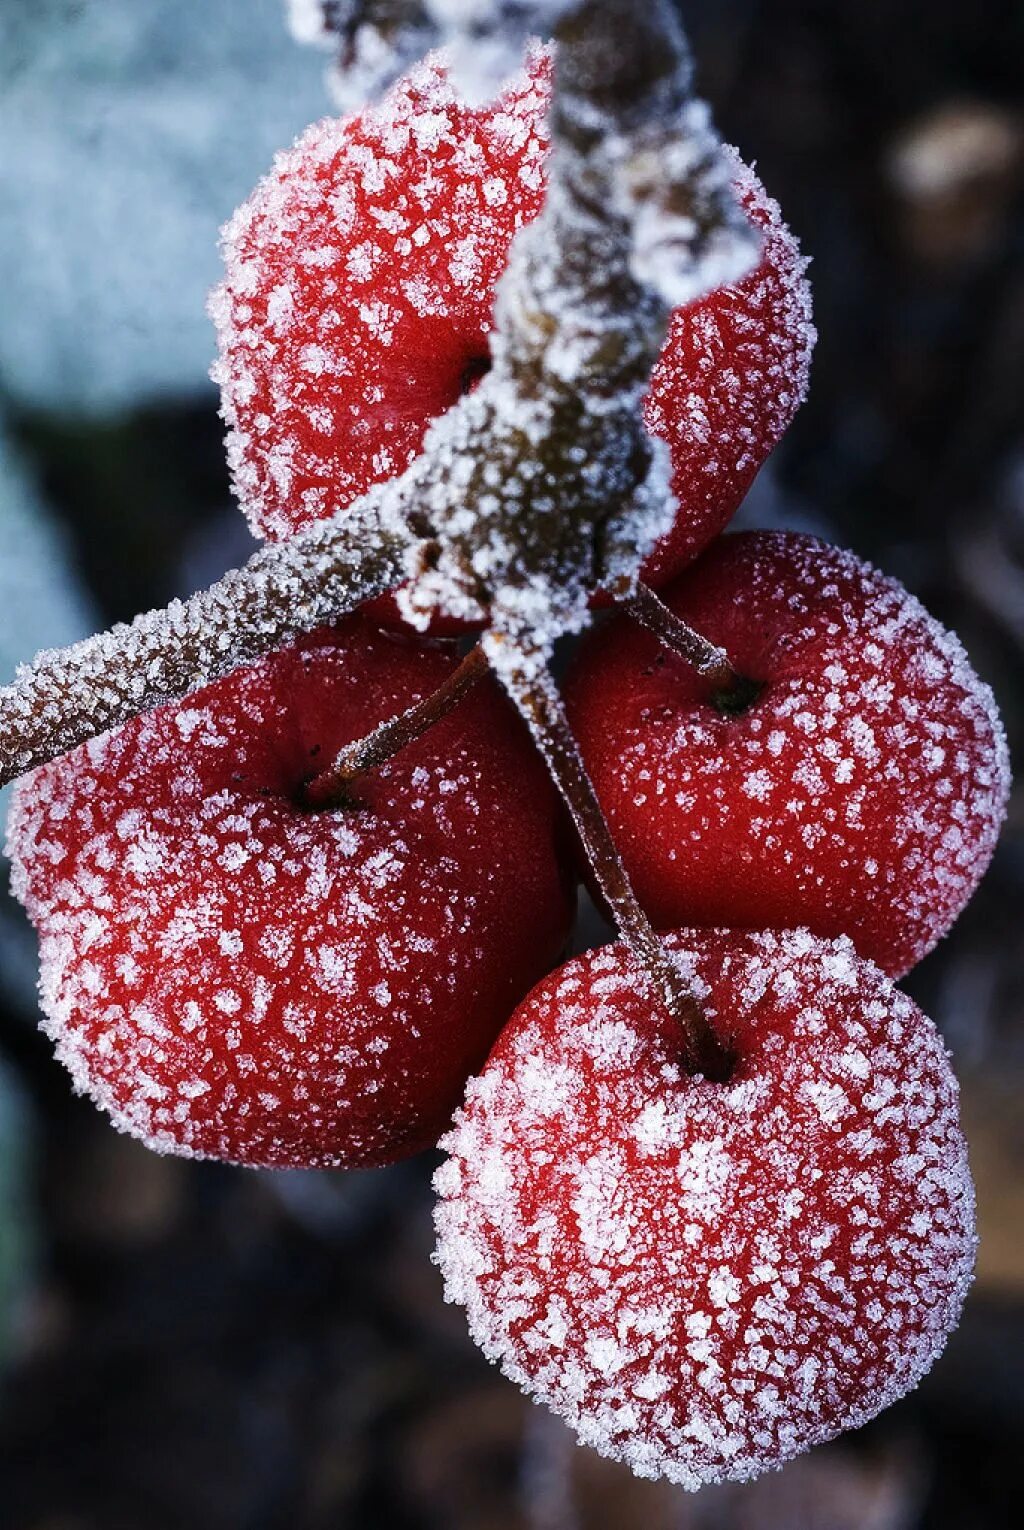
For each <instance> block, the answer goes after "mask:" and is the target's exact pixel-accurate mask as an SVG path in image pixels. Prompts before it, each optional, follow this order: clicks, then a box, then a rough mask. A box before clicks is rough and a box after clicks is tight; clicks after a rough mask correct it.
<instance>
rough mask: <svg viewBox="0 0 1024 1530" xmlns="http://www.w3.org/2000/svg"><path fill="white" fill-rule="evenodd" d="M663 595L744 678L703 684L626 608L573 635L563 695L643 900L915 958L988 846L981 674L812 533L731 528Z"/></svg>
mask: <svg viewBox="0 0 1024 1530" xmlns="http://www.w3.org/2000/svg"><path fill="white" fill-rule="evenodd" d="M662 593H663V598H664V601H665V604H666V605H667V606H668V607H669V609H670V610H671V611H672V612H674V613H675V614H676V615H677V616H678V617H681V618H682V619H683V620H684V621H685V622H687V623H688V624H689V625H690V626H692V627H694V628H696V629H697V630H698V631H699V632H701V633H702V634H704V636H705V637H706V638H707V639H708V640H710V641H711V642H712V643H714V644H718V645H720V646H721V647H722V648H723V649H724V650H725V651H726V652H727V653H728V655H729V657H730V659H731V660H732V663H733V665H734V666H735V668H736V669H737V670H738V671H739V672H740V674H741V675H743V676H744V677H747V678H748V679H749V680H750V682H751V683H752V686H751V689H750V691H749V692H748V693H747V694H746V695H745V696H743V695H739V694H738V693H734V695H733V697H732V698H730V697H729V696H722V695H718V694H714V693H712V691H711V690H710V689H709V687H708V685H707V683H706V682H705V681H703V680H702V679H701V677H700V676H699V675H698V674H697V673H696V672H695V671H694V670H693V669H692V667H690V666H689V665H687V664H686V663H685V662H684V661H683V660H682V659H680V658H678V657H677V656H676V655H674V654H673V653H672V652H671V651H670V650H669V649H667V648H665V647H663V646H660V645H659V644H658V642H657V641H656V639H654V638H653V637H651V636H650V635H648V634H647V633H645V632H644V631H642V630H641V629H640V627H639V626H638V625H637V624H636V623H635V622H633V621H632V620H630V619H627V618H625V617H617V618H616V619H614V620H613V621H612V622H610V623H608V624H607V625H606V626H605V627H603V628H602V629H601V630H599V631H596V632H594V633H592V634H588V636H587V637H586V639H585V640H584V643H583V645H582V647H581V649H580V651H579V654H578V655H577V659H576V661H575V664H574V666H573V668H572V669H571V671H570V674H569V677H568V679H567V682H566V687H565V697H566V709H567V712H568V714H569V718H570V721H571V723H572V726H573V729H574V731H575V733H576V736H577V739H578V741H579V745H580V749H581V751H582V753H583V757H584V759H585V761H586V765H587V769H588V771H589V773H590V776H591V778H592V780H593V782H594V785H595V787H596V789H597V793H598V797H599V798H600V800H601V805H602V807H603V809H604V811H605V814H606V815H607V817H608V820H609V823H610V825H611V828H612V832H613V834H614V836H615V840H616V843H617V845H618V847H619V851H620V853H621V855H622V857H623V860H624V862H625V864H626V868H627V870H628V872H629V874H630V878H631V880H632V882H633V885H634V887H635V889H636V892H637V895H638V897H639V899H640V902H641V904H642V905H643V907H644V908H645V909H646V910H647V912H648V914H649V915H650V917H651V918H652V920H653V921H654V923H655V925H656V926H658V927H659V928H662V929H670V928H672V927H674V926H678V925H682V924H698V925H707V926H714V925H724V924H728V925H730V926H732V927H737V928H750V929H762V928H784V927H787V926H792V925H796V924H802V925H807V926H808V927H809V928H810V929H812V930H814V931H815V932H816V933H817V934H820V935H842V934H845V935H849V936H850V937H851V938H852V940H853V941H854V944H855V945H856V946H857V949H858V950H859V951H860V952H861V954H862V955H864V956H867V957H870V958H871V959H872V960H874V961H876V962H878V964H879V965H880V966H881V967H883V968H884V969H885V970H886V971H887V972H889V973H891V974H892V975H893V976H899V975H900V974H902V973H904V972H906V971H907V970H908V969H909V968H910V967H912V966H913V965H914V964H915V962H917V961H919V960H920V959H921V957H922V956H924V955H925V954H926V953H927V952H928V951H929V950H931V948H932V947H933V946H934V945H935V943H936V941H938V939H939V938H940V937H941V936H942V935H943V934H945V933H946V931H947V930H948V929H949V927H950V926H951V925H952V923H953V921H954V920H955V919H956V917H957V915H958V914H959V912H960V910H961V909H962V908H963V906H964V904H965V903H966V902H967V901H968V899H969V898H970V896H971V894H972V892H973V891H974V888H975V887H976V886H977V884H978V882H979V880H980V879H981V877H982V875H983V873H984V871H985V868H986V867H987V865H988V863H989V860H990V859H991V856H992V852H993V850H994V847H995V843H996V838H997V836H998V832H999V827H1000V824H1001V822H1002V818H1003V814H1004V812H1005V807H1006V799H1007V794H1008V789H1009V776H1008V764H1007V753H1006V743H1005V739H1004V736H1003V731H1002V726H1001V724H1000V722H999V718H998V714H997V712H996V710H995V703H994V701H993V698H992V694H991V692H990V691H989V688H988V687H987V686H986V685H984V684H982V682H981V681H980V680H979V679H978V677H977V675H976V674H975V673H974V671H973V670H972V669H971V667H970V664H969V663H968V660H967V657H966V655H965V654H964V651H963V648H962V647H961V645H960V643H959V642H958V640H957V639H956V638H955V637H954V636H953V635H952V634H951V633H949V632H947V631H945V630H944V629H943V628H942V627H941V626H940V625H939V623H938V622H936V621H935V620H934V619H933V618H932V617H930V616H929V615H928V613H927V612H926V611H925V610H924V608H923V607H922V606H921V605H920V603H919V602H918V601H917V600H915V599H914V598H913V597H912V596H910V595H909V594H908V593H907V592H906V591H905V590H904V589H903V588H902V587H901V586H900V585H899V584H897V583H896V581H895V580H893V579H889V578H886V577H885V576H883V575H882V574H880V573H879V572H878V571H877V570H875V569H873V568H871V567H870V566H869V565H867V564H865V563H863V562H861V561H860V560H859V559H858V558H855V557H854V556H853V555H852V554H850V553H847V552H844V551H842V550H840V549H837V548H834V547H830V546H827V545H826V544H824V543H822V542H818V541H816V540H815V539H814V538H811V537H806V536H802V535H798V534H795V533H791V532H744V533H739V534H736V535H730V536H726V537H723V538H722V539H721V540H720V541H718V542H717V543H715V544H714V545H713V546H712V547H711V548H709V549H708V550H707V551H706V552H705V553H704V555H703V556H702V557H701V558H700V560H699V561H698V562H697V563H695V564H694V565H693V566H692V567H691V568H689V569H687V570H686V571H685V573H684V574H683V575H682V576H681V577H680V578H679V579H678V580H677V581H676V582H675V583H674V584H673V585H671V586H669V588H668V589H667V590H665V591H663V592H662ZM737 701H738V702H740V703H742V704H733V703H734V702H737Z"/></svg>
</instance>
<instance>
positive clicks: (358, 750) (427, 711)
mask: <svg viewBox="0 0 1024 1530" xmlns="http://www.w3.org/2000/svg"><path fill="white" fill-rule="evenodd" d="M486 673H487V655H486V654H485V653H484V651H483V648H482V647H481V646H480V644H479V643H477V645H476V647H475V648H471V649H470V651H469V653H467V654H466V656H465V658H464V659H463V660H462V663H461V664H460V665H459V666H458V668H457V669H453V670H452V672H451V674H450V675H449V676H448V678H447V680H445V681H444V683H443V684H442V685H439V686H438V688H437V690H436V691H432V692H431V693H430V695H429V696H424V698H423V700H422V701H417V702H416V703H415V704H414V705H413V706H411V707H409V708H408V710H407V711H405V712H402V713H400V714H399V716H398V717H392V718H390V719H389V720H388V721H387V722H383V723H381V725H380V727H379V728H374V730H373V732H372V733H368V734H367V735H366V737H365V738H361V739H357V740H356V741H355V743H352V744H346V746H345V748H344V749H342V750H341V752H340V754H339V755H338V756H337V758H336V759H335V761H334V763H333V764H332V765H329V766H328V768H327V769H326V770H325V771H323V772H322V773H321V774H320V775H318V776H316V777H315V778H314V779H313V780H312V781H310V782H309V784H308V786H307V787H306V789H305V793H304V796H305V801H306V805H307V807H311V808H315V809H318V810H319V809H324V808H336V807H344V806H345V805H346V804H347V803H348V802H350V801H351V795H352V784H353V782H354V781H356V780H357V779H358V777H359V776H361V775H365V773H366V772H367V771H368V770H376V769H377V768H378V767H379V766H381V765H386V764H387V762H388V761H389V760H391V759H394V757H395V755H396V754H399V753H400V752H401V750H403V749H404V748H405V746H406V745H407V744H411V743H413V742H414V741H415V740H416V739H418V738H422V737H423V734H424V733H426V732H427V731H428V730H429V729H430V728H432V727H433V726H434V724H435V723H438V722H440V721H441V719H442V718H443V717H447V716H448V713H449V712H451V711H453V710H454V709H455V707H457V706H458V704H459V702H460V701H461V700H462V698H463V696H465V695H466V693H467V692H468V691H471V690H472V688H473V686H474V685H476V683H477V681H478V680H482V679H483V677H484V675H485V674H486Z"/></svg>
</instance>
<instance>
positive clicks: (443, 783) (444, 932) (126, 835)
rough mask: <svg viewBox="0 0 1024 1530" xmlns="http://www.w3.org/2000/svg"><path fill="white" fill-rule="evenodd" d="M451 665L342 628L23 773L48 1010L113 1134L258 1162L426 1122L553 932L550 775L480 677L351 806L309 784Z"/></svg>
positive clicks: (16, 837)
mask: <svg viewBox="0 0 1024 1530" xmlns="http://www.w3.org/2000/svg"><path fill="white" fill-rule="evenodd" d="M455 662H456V661H455V658H454V657H453V655H452V654H451V652H450V651H449V650H448V649H447V648H442V647H440V646H438V645H437V644H430V643H422V642H416V643H411V642H409V641H408V640H407V639H405V638H402V637H394V636H388V635H387V634H383V633H380V632H379V631H377V630H376V629H374V628H372V627H370V626H369V625H368V624H366V623H363V622H361V621H359V620H355V621H351V622H349V623H348V624H346V625H345V626H344V627H341V628H338V629H336V630H332V631H324V632H321V633H319V634H317V635H316V636H315V637H314V638H311V639H309V640H307V641H305V642H304V643H302V644H301V645H299V646H297V647H295V648H292V649H287V650H284V651H281V652H278V653H276V654H274V655H272V656H271V657H270V658H268V659H265V660H263V661H262V662H260V663H258V664H256V665H255V666H254V667H253V668H251V669H248V670H242V671H238V672H236V673H235V674H233V675H232V676H230V677H229V678H228V679H226V680H223V681H220V682H219V683H217V684H215V685H212V686H210V687H209V688H208V689H207V690H205V691H203V692H201V693H200V694H198V695H196V696H192V697H190V698H189V699H188V700H187V701H185V702H182V703H180V704H177V705H174V706H168V707H165V708H163V709H162V710H160V711H158V712H154V713H150V714H149V715H148V716H145V717H142V718H140V719H138V720H137V721H136V722H134V723H131V724H129V725H128V726H126V727H124V728H122V729H120V730H119V731H118V732H116V733H112V734H109V735H107V736H106V737H104V738H101V739H99V740H97V741H96V742H94V743H92V744H88V745H86V746H84V747H83V748H81V749H78V750H77V751H76V752H75V753H74V754H72V755H70V756H68V757H67V758H66V759H64V760H60V761H58V762H56V763H55V764H53V765H48V766H46V767H45V768H43V769H41V770H38V771H36V772H35V773H34V774H33V775H32V776H30V777H28V778H27V779H26V780H25V782H24V783H23V784H22V785H21V787H20V788H19V791H18V795H17V797H16V801H15V806H14V811H13V819H12V825H11V830H10V850H11V853H12V855H13V857H14V870H15V885H16V889H17V891H18V894H19V896H20V897H21V899H22V901H23V902H24V904H25V906H26V908H27V909H28V912H29V914H30V916H31V918H32V920H33V922H34V923H35V925H36V928H37V930H38V932H39V937H40V947H41V960H42V995H43V1007H44V1011H45V1014H46V1029H47V1030H48V1032H49V1034H50V1035H51V1036H52V1038H53V1039H54V1041H55V1042H56V1044H57V1052H58V1055H59V1056H60V1058H61V1060H62V1061H63V1062H64V1063H65V1064H66V1065H67V1067H68V1068H69V1069H70V1071H71V1073H72V1075H73V1077H74V1080H75V1083H76V1085H77V1086H78V1088H79V1089H81V1090H86V1091H88V1092H89V1093H90V1094H91V1095H92V1096H93V1097H94V1099H95V1100H96V1101H97V1103H99V1104H100V1105H101V1106H102V1107H103V1108H104V1109H105V1110H107V1111H109V1113H110V1115H111V1116H112V1117H113V1120H114V1122H115V1124H116V1125H117V1126H119V1127H121V1128H122V1129H124V1130H126V1131H130V1132H132V1133H134V1134H135V1135H137V1136H140V1137H143V1138H144V1139H145V1140H147V1141H148V1142H149V1144H150V1146H152V1147H156V1148H158V1149H162V1150H169V1151H176V1152H182V1153H186V1154H191V1155H198V1156H210V1157H217V1158H226V1159H230V1160H234V1161H237V1162H242V1163H250V1164H265V1165H274V1166H285V1165H307V1166H311V1165H317V1166H327V1165H360V1164H377V1163H382V1162H387V1161H389V1160H391V1159H394V1158H398V1157H401V1156H403V1155H404V1154H407V1153H411V1152H414V1151H416V1150H418V1149H420V1148H423V1147H425V1146H427V1145H429V1144H431V1143H433V1142H434V1141H436V1139H437V1137H438V1135H439V1134H440V1132H441V1131H442V1130H443V1129H444V1127H445V1125H446V1123H447V1121H448V1120H449V1119H450V1116H451V1112H452V1109H453V1108H454V1106H455V1105H456V1104H457V1102H458V1099H459V1097H460V1095H461V1092H462V1087H463V1084H464V1082H465V1079H466V1077H467V1075H468V1074H469V1073H470V1072H471V1071H472V1070H473V1069H474V1068H475V1067H477V1066H478V1065H479V1064H480V1062H481V1061H482V1059H483V1058H484V1056H486V1053H487V1049H488V1047H489V1046H490V1044H491V1042H492V1041H493V1039H494V1037H495V1035H496V1034H497V1031H498V1029H499V1027H500V1026H501V1025H502V1024H503V1023H504V1022H505V1020H506V1019H507V1018H508V1015H509V1014H510V1012H511V1010H512V1009H513V1007H514V1006H515V1004H516V1003H517V1002H518V1000H519V998H520V997H521V996H522V994H523V993H524V992H525V991H526V989H527V988H528V987H529V985H530V984H531V983H532V982H534V981H535V980H536V979H537V977H539V976H540V975H541V974H542V973H543V972H545V971H546V970H547V969H548V968H549V967H550V965H551V963H552V962H553V961H555V960H556V959H557V956H558V954H559V952H560V950H561V949H562V946H563V943H564V940H565V936H566V932H567V929H568V927H569V921H570V915H571V908H570V905H571V901H572V900H571V897H570V890H569V888H568V887H567V886H566V883H565V880H564V878H563V876H562V874H561V873H560V869H559V864H558V858H557V854H556V843H555V841H556V834H557V832H558V824H559V819H558V817H557V812H558V810H557V806H556V803H555V800H554V796H553V792H552V790H551V788H550V786H549V784H548V782H547V780H546V777H545V774H544V771H543V768H542V766H541V764H540V762H539V760H538V759H537V757H536V756H535V754H534V753H533V750H532V748H531V746H530V743H529V740H528V737H527V735H526V733H525V731H524V730H522V729H521V727H520V724H519V722H518V720H517V719H516V718H515V717H514V715H513V714H512V712H511V709H510V708H509V707H508V706H507V704H506V702H505V701H504V699H503V698H502V697H501V695H500V694H499V693H498V691H497V688H496V687H495V686H494V685H493V684H490V683H488V684H485V685H483V686H481V687H478V688H477V690H476V691H475V692H474V693H473V694H472V695H471V696H470V697H468V698H467V699H466V700H464V701H463V702H462V703H461V704H460V706H459V708H458V710H457V711H455V712H454V713H452V714H451V716H449V717H448V718H446V719H445V720H444V721H443V722H441V723H439V724H438V725H437V726H436V727H435V728H433V729H432V730H431V731H430V733H429V734H428V735H427V736H425V737H424V738H423V739H421V740H420V741H419V742H417V743H415V744H412V745H410V746H409V747H408V748H406V749H405V750H404V751H403V752H402V753H401V754H399V755H398V756H397V757H396V758H395V759H394V760H393V761H392V762H391V763H390V764H389V765H387V766H385V767H383V768H382V769H380V770H378V771H376V772H374V773H373V774H371V775H367V776H366V777H364V778H362V779H361V780H360V782H359V784H358V790H357V797H356V803H355V805H353V806H352V807H350V808H345V809H342V810H336V811H326V812H319V813H313V812H308V811H305V810H304V809H303V808H302V807H301V806H300V805H299V792H300V788H301V786H302V783H303V782H304V780H305V779H306V778H308V776H309V775H310V774H311V773H313V772H314V771H316V770H318V769H322V768H323V767H324V766H325V765H326V764H327V763H328V762H329V761H330V760H331V759H332V758H333V756H334V755H335V754H336V753H337V751H338V750H339V749H340V748H341V747H342V746H343V745H344V744H346V743H348V742H350V741H352V740H354V739H356V738H359V737H361V736H362V735H363V734H365V733H367V732H369V731H370V730H371V729H372V728H373V727H374V726H375V725H376V724H377V723H379V722H380V721H382V720H383V719H385V718H388V717H391V716H393V715H395V714H396V713H398V712H400V711H402V710H404V709H405V707H407V706H408V705H410V704H411V703H412V702H413V701H415V700H417V699H418V698H419V697H421V696H422V695H425V694H427V693H429V692H430V691H431V690H433V689H434V688H435V687H436V686H437V685H438V684H439V683H440V681H441V680H443V679H444V678H445V676H446V675H448V674H449V673H450V671H451V669H452V667H453V665H454V663H455Z"/></svg>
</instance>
